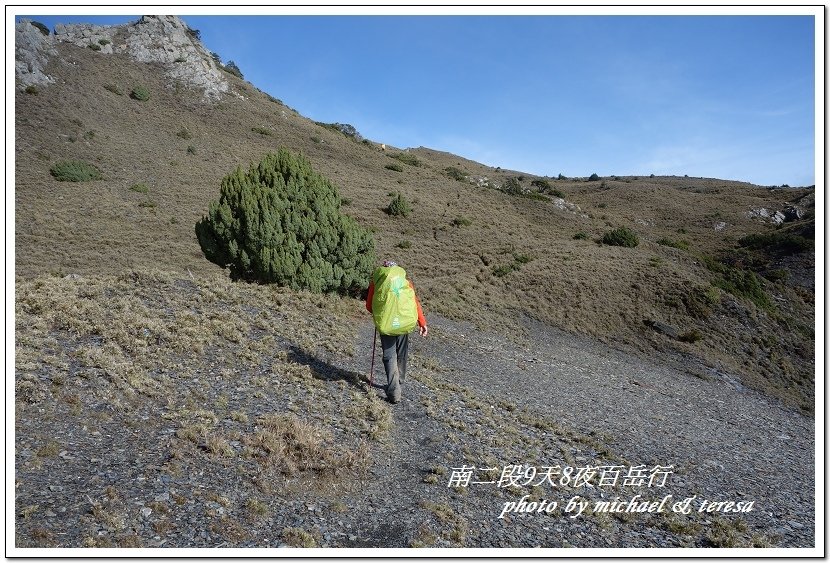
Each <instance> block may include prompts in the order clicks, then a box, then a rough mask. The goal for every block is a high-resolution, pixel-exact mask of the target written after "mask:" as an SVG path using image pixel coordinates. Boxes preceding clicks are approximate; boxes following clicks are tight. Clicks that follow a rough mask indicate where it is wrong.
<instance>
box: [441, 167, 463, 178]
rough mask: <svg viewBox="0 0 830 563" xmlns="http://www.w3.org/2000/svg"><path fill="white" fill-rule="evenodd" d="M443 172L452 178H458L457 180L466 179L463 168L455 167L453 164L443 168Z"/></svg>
mask: <svg viewBox="0 0 830 563" xmlns="http://www.w3.org/2000/svg"><path fill="white" fill-rule="evenodd" d="M444 173H445V174H446V175H447V176H448V177H449V178H452V179H453V180H458V181H459V182H464V181H466V180H467V175H466V174H465V173H464V171H463V170H461V169H460V168H456V167H455V166H448V167H446V168H444Z"/></svg>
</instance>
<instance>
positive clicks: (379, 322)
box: [366, 260, 429, 403]
mask: <svg viewBox="0 0 830 563" xmlns="http://www.w3.org/2000/svg"><path fill="white" fill-rule="evenodd" d="M366 309H367V310H368V311H369V312H370V313H372V319H373V321H374V323H375V328H376V329H377V332H378V333H380V342H381V347H382V348H383V368H384V369H385V370H386V386H385V388H384V390H385V391H386V399H387V400H388V401H389V402H391V403H398V402H400V400H401V384H402V383H403V382H404V379H405V378H406V356H407V354H408V352H409V333H411V332H412V331H413V330H415V327H416V326H417V327H418V332H419V334H420V335H421V336H424V337H425V336H426V335H427V334H428V333H429V328H428V327H427V321H426V318H425V317H424V312H423V310H422V309H421V303H420V301H418V297H417V296H416V295H415V286H414V285H412V281H411V280H408V279H407V278H406V271H405V270H404V269H403V268H401V267H400V266H398V264H397V263H396V262H394V261H392V260H384V261H383V265H382V266H379V267H378V268H376V269H375V271H374V273H373V274H372V280H371V282H369V293H368V295H367V296H366Z"/></svg>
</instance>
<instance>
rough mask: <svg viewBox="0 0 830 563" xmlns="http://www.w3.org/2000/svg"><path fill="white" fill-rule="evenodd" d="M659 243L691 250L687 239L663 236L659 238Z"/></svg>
mask: <svg viewBox="0 0 830 563" xmlns="http://www.w3.org/2000/svg"><path fill="white" fill-rule="evenodd" d="M657 244H659V245H662V246H670V247H672V248H679V249H680V250H689V241H686V240H672V239H670V238H668V237H663V238H660V239H658V240H657Z"/></svg>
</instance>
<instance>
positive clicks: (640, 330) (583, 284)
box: [15, 45, 814, 410]
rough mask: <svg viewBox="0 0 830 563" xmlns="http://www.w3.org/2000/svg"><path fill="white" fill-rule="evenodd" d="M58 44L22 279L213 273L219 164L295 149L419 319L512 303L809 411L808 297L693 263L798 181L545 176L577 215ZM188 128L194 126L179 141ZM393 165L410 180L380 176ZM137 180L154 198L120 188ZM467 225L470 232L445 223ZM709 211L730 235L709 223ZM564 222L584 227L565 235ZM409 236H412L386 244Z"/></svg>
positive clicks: (29, 142)
mask: <svg viewBox="0 0 830 563" xmlns="http://www.w3.org/2000/svg"><path fill="white" fill-rule="evenodd" d="M60 53H61V56H62V57H63V61H64V62H61V61H59V60H55V61H53V62H52V63H51V67H50V68H49V69H47V72H48V73H49V74H51V75H53V76H57V77H59V80H58V82H57V84H55V85H53V86H49V87H45V88H41V89H40V91H39V93H38V94H37V95H24V94H19V95H18V96H17V98H16V108H17V114H16V124H15V126H16V150H17V162H16V170H15V172H16V184H15V201H16V211H15V213H16V216H15V218H16V225H15V231H16V232H15V235H16V247H15V251H16V256H15V266H16V272H17V274H18V275H21V276H24V277H32V276H36V275H38V274H42V273H64V274H65V273H69V272H74V273H80V274H83V275H86V276H99V275H103V274H112V275H118V274H122V273H124V272H126V271H129V270H139V271H144V270H148V269H161V270H164V271H168V272H172V273H174V274H177V275H186V272H187V271H190V272H192V273H194V274H195V275H197V276H202V275H208V274H213V273H215V272H216V270H217V269H216V267H215V266H214V265H212V264H210V263H208V262H207V261H206V260H205V259H204V258H203V256H202V254H201V251H200V249H199V247H198V244H197V242H196V239H195V236H194V234H193V225H194V223H195V222H196V221H197V220H198V219H199V218H200V217H201V216H202V215H203V214H204V213H205V212H206V210H207V206H208V203H209V202H210V201H211V200H212V199H215V198H216V197H217V196H218V186H219V182H220V180H221V178H222V177H223V176H224V175H225V174H227V173H228V172H229V171H230V170H232V169H233V168H234V167H236V166H247V165H248V164H249V163H251V162H256V161H258V160H259V159H260V157H261V156H262V155H263V154H265V153H266V152H268V151H271V150H274V149H275V148H276V147H278V146H286V147H289V148H291V149H292V150H295V151H301V152H303V153H305V154H306V155H307V156H308V157H309V158H310V159H311V161H312V163H313V165H314V166H315V168H316V169H317V170H318V171H320V172H322V173H323V174H324V175H326V176H328V177H329V178H331V179H332V180H333V181H334V183H335V184H336V185H337V186H338V188H339V189H340V192H341V195H342V196H343V197H344V198H346V199H347V200H350V202H351V203H350V204H349V205H348V206H346V207H344V210H345V211H346V212H347V213H349V214H350V215H352V216H354V217H356V218H357V220H358V221H359V222H361V223H362V224H364V225H367V226H370V227H372V228H373V229H374V230H375V239H376V243H377V246H378V250H379V254H380V255H381V256H394V257H396V258H397V259H398V261H399V262H400V263H401V264H402V265H404V266H405V267H406V268H407V269H408V270H409V271H410V273H411V274H412V277H413V278H414V280H415V283H416V284H417V286H418V288H419V293H420V295H421V296H422V299H423V301H424V304H425V307H426V309H427V312H428V313H429V312H430V311H436V312H440V313H443V314H446V315H449V316H451V317H455V318H464V319H469V320H471V321H473V322H476V323H479V324H486V325H489V326H493V327H496V328H503V329H507V330H511V329H514V328H515V325H516V318H517V313H523V314H528V315H531V316H536V317H539V318H542V319H544V320H546V321H548V322H551V323H553V324H555V325H557V326H561V327H562V328H565V329H567V330H572V331H576V332H581V333H585V334H589V335H593V336H595V337H597V338H600V339H603V340H607V341H614V342H616V343H618V344H622V345H625V346H628V347H630V348H633V349H636V350H641V351H644V352H647V353H654V351H655V350H657V351H659V352H661V353H663V352H670V353H671V354H672V355H673V356H675V357H677V356H678V355H679V356H685V355H691V356H693V357H699V358H702V359H703V360H704V361H705V362H706V363H708V364H709V365H713V366H718V367H722V368H724V369H727V370H730V371H733V372H736V373H738V374H739V375H740V376H741V377H742V378H743V379H744V381H745V382H747V383H748V384H750V385H752V386H755V387H758V388H762V389H766V390H767V391H768V392H770V393H771V394H773V395H774V396H777V397H779V398H782V399H784V400H786V401H788V402H790V403H792V404H795V405H800V406H801V407H802V408H804V409H805V410H809V409H810V408H811V406H812V402H813V369H814V368H813V361H812V358H813V341H812V335H811V333H810V331H811V330H812V325H813V322H814V311H813V305H812V296H811V294H810V293H809V292H803V291H797V290H796V289H793V288H792V287H789V286H786V285H784V284H776V285H772V284H768V289H769V290H770V291H771V292H772V293H774V294H776V295H778V296H779V297H780V298H781V299H784V300H785V301H780V302H779V301H776V303H777V305H776V306H775V307H774V308H773V309H772V310H771V311H765V310H762V309H759V308H758V307H756V306H755V305H754V304H752V303H750V302H748V301H746V300H744V299H736V298H733V297H732V296H730V295H728V294H726V293H724V292H722V291H720V290H716V289H713V288H712V282H713V280H714V279H715V276H714V274H713V273H712V272H711V271H709V270H707V269H706V268H705V267H704V266H703V264H702V262H701V260H700V256H701V255H703V254H706V255H712V254H717V253H719V252H723V251H726V250H728V249H730V248H732V247H733V246H734V244H735V242H736V241H737V240H738V239H739V238H740V237H741V236H743V235H745V234H748V233H752V232H765V231H767V230H770V227H768V226H766V225H763V224H760V223H759V222H757V221H755V220H750V219H749V218H747V217H746V215H745V213H746V211H748V210H749V209H752V208H756V207H763V206H766V207H778V206H780V204H781V203H782V202H784V201H789V200H791V199H793V198H794V197H795V196H797V195H800V194H801V193H804V192H803V191H797V192H793V191H788V190H777V191H771V190H768V189H763V188H759V187H757V186H751V185H748V184H744V183H738V182H728V181H721V180H713V179H699V178H677V177H657V178H645V177H643V178H620V179H617V180H614V179H609V178H606V179H604V182H584V181H570V180H562V181H558V180H557V181H552V184H554V186H555V187H556V188H557V189H559V190H561V191H562V192H563V193H564V195H565V197H566V199H567V200H568V201H570V202H573V203H575V204H578V205H579V206H581V208H582V210H583V212H584V213H586V214H589V217H588V218H583V217H581V216H579V215H575V214H572V213H569V212H567V211H560V210H558V209H556V208H555V207H554V206H553V205H552V203H550V202H544V201H537V200H533V199H528V198H520V197H513V196H509V195H506V194H503V193H501V192H498V191H496V190H493V189H488V188H482V187H478V186H474V185H472V184H470V183H465V182H459V181H456V180H452V179H450V178H448V177H447V176H446V175H445V174H444V173H443V170H444V169H445V168H446V167H448V166H455V167H457V168H460V169H462V170H463V171H464V172H465V173H466V174H469V175H470V176H471V177H474V178H483V177H487V178H488V179H489V180H490V182H491V183H493V184H494V185H500V184H501V183H502V182H503V181H504V180H505V179H507V178H508V177H510V176H518V175H520V173H518V172H510V171H503V170H498V169H493V168H490V167H487V166H483V165H481V164H478V163H475V162H472V161H469V160H465V159H463V158H460V157H457V156H454V155H449V154H446V153H441V152H438V151H434V150H429V149H423V148H420V149H413V150H412V151H411V153H412V154H414V155H416V157H417V158H418V159H419V160H420V161H421V166H417V167H415V166H409V165H406V164H400V163H399V162H398V161H396V160H393V159H391V158H390V156H389V154H390V153H393V152H395V149H392V148H389V150H388V151H387V153H383V152H381V151H380V150H378V148H377V147H376V146H367V145H365V144H361V143H356V142H354V141H353V140H351V139H349V138H347V137H345V136H343V135H341V134H339V133H336V132H333V131H330V130H328V129H325V128H322V127H319V126H318V125H315V124H314V123H313V122H312V121H310V120H308V119H306V118H304V117H302V116H300V115H298V114H296V112H294V111H293V110H291V109H290V108H288V107H286V106H284V105H282V104H280V103H278V102H276V101H273V100H271V99H269V98H268V97H267V96H265V95H264V94H262V93H261V92H259V91H258V90H256V89H255V88H254V87H253V86H252V85H251V84H249V83H247V82H244V81H241V80H237V79H235V78H234V77H232V76H228V77H227V78H228V79H229V80H230V81H231V84H232V85H233V89H234V91H235V94H237V95H234V96H228V97H226V98H225V99H223V100H222V101H221V102H220V103H218V104H203V103H202V102H200V96H199V93H197V92H192V91H189V90H188V89H186V88H183V87H181V86H175V85H172V86H171V85H169V84H167V82H166V79H165V78H164V77H163V73H162V70H161V69H160V68H159V67H155V66H153V65H142V64H136V63H132V62H130V61H129V60H127V59H126V58H123V57H121V56H118V55H111V56H106V55H101V54H100V53H95V52H92V51H90V50H88V49H80V48H76V47H73V46H68V45H61V46H60ZM107 84H114V85H117V86H118V87H119V88H120V90H121V91H122V92H123V94H122V95H117V94H115V93H113V92H110V91H108V90H107V89H105V88H104V85H107ZM138 84H142V85H145V86H146V87H147V88H148V89H149V90H150V92H151V98H150V100H148V101H146V102H138V101H135V100H132V99H130V98H129V97H128V95H127V93H128V92H129V91H130V89H131V88H132V87H133V86H135V85H138ZM253 128H265V129H266V130H268V131H270V132H271V133H272V134H270V135H263V134H261V133H258V132H255V131H253ZM183 129H186V130H187V131H188V132H189V133H190V134H191V135H192V137H191V138H188V139H185V138H182V137H181V136H179V135H177V133H179V132H180V131H182V130H183ZM90 132H91V133H90ZM376 141H377V142H383V139H377V140H376ZM191 146H192V147H193V150H194V151H195V154H191V153H189V152H188V147H191ZM65 158H79V159H83V160H87V161H90V162H93V163H95V164H96V165H98V166H99V167H100V168H101V169H102V171H103V173H104V178H105V179H104V180H101V181H96V182H90V183H79V184H71V183H59V182H56V181H55V180H54V179H52V178H51V176H50V175H49V168H50V166H52V165H53V164H54V163H55V162H57V161H59V160H61V159H65ZM392 163H395V164H400V165H401V167H402V168H403V172H396V171H393V170H389V169H387V168H386V165H388V164H392ZM586 172H587V171H586ZM531 179H532V178H531V177H527V178H526V179H525V180H524V182H523V184H524V185H525V186H529V183H530V180H531ZM138 183H144V184H146V185H147V186H148V188H149V192H148V193H147V194H141V193H137V192H135V191H132V190H130V187H131V186H133V185H135V184H138ZM393 191H400V192H402V193H403V194H404V195H405V197H406V198H407V199H408V200H409V201H410V202H412V204H413V208H414V212H413V213H412V214H411V215H410V216H409V217H407V218H396V217H390V216H388V215H387V214H385V213H384V212H383V208H384V207H385V206H386V205H387V204H388V202H389V200H390V197H389V195H388V194H389V193H390V192H393ZM461 217H463V218H466V219H469V221H470V224H469V225H468V226H453V224H452V222H453V220H454V219H456V218H461ZM718 221H725V222H726V223H728V227H727V228H726V229H725V230H724V231H715V230H714V228H713V226H714V224H715V223H716V222H718ZM616 226H629V227H631V228H633V229H635V230H636V231H637V232H638V233H639V234H640V237H641V243H640V245H639V246H638V247H636V248H634V249H627V248H618V247H609V246H600V245H597V244H596V243H595V242H593V239H596V238H598V237H599V236H601V234H602V233H603V232H605V231H606V230H608V229H609V228H611V227H616ZM680 230H683V231H684V232H683V233H679V232H678V231H680ZM577 232H584V233H586V234H588V235H589V238H588V239H587V240H574V239H573V235H574V234H575V233H577ZM661 237H671V238H673V239H683V240H686V241H688V243H689V250H688V251H683V250H678V249H674V248H669V247H666V246H662V245H659V244H657V243H656V241H657V240H658V239H660V238H661ZM404 240H406V241H410V242H411V247H410V248H408V249H400V248H397V245H398V244H399V243H400V242H402V241H404ZM514 254H516V255H526V256H529V257H531V258H532V260H531V261H530V262H529V263H527V264H524V265H523V266H522V267H521V269H519V270H518V271H514V272H512V273H510V274H508V275H506V276H503V277H498V276H494V275H493V268H494V267H498V266H504V265H509V264H511V263H513V261H514ZM695 289H699V290H700V294H702V295H706V294H707V292H708V295H709V296H711V297H710V298H709V299H710V301H708V302H693V303H684V298H686V301H688V296H689V295H690V294H692V292H694V290H695ZM698 301H699V300H698ZM693 313H694V314H693ZM646 319H653V320H660V321H664V322H668V323H671V324H673V325H674V326H676V327H678V328H679V329H680V330H681V332H685V331H691V330H693V329H696V330H698V331H699V332H700V333H701V334H702V336H703V340H701V341H700V342H697V343H683V342H679V341H675V340H669V339H667V338H665V337H664V336H661V335H658V334H656V333H654V332H653V331H652V330H651V329H649V328H648V327H646V326H645V325H644V323H643V321H644V320H646Z"/></svg>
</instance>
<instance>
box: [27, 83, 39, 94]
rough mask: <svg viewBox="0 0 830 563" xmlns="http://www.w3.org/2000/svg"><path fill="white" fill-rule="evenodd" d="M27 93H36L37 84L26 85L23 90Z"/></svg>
mask: <svg viewBox="0 0 830 563" xmlns="http://www.w3.org/2000/svg"><path fill="white" fill-rule="evenodd" d="M24 91H25V92H26V93H27V94H32V95H37V86H35V85H30V86H26V90H24Z"/></svg>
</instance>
